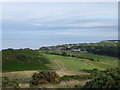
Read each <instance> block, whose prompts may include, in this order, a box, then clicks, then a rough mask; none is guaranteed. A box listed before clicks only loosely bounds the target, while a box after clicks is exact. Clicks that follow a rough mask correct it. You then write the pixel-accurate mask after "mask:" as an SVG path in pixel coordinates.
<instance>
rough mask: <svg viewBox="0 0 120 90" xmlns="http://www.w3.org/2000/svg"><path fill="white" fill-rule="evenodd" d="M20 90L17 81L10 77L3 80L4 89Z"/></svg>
mask: <svg viewBox="0 0 120 90" xmlns="http://www.w3.org/2000/svg"><path fill="white" fill-rule="evenodd" d="M8 87H12V88H18V83H17V82H16V81H13V80H10V79H9V78H8V77H3V78H2V88H8Z"/></svg>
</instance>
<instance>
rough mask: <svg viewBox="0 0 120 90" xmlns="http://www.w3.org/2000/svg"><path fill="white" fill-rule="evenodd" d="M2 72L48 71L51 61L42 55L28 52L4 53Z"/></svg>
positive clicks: (6, 51) (11, 51)
mask: <svg viewBox="0 0 120 90" xmlns="http://www.w3.org/2000/svg"><path fill="white" fill-rule="evenodd" d="M2 61H3V62H2V71H3V72H11V71H24V70H48V69H50V68H49V67H48V66H47V65H46V64H50V62H49V60H48V59H47V58H45V57H44V56H43V55H42V54H39V53H38V52H35V51H27V50H5V51H2Z"/></svg>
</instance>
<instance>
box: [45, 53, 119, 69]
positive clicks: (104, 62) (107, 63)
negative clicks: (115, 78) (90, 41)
mask: <svg viewBox="0 0 120 90" xmlns="http://www.w3.org/2000/svg"><path fill="white" fill-rule="evenodd" d="M82 55H83V56H85V55H87V57H92V58H94V59H98V60H100V62H95V61H90V60H87V59H80V58H75V57H65V56H60V55H50V54H46V56H47V57H48V58H49V59H50V60H56V61H59V62H63V63H64V66H65V67H66V68H67V69H68V70H81V69H94V68H97V69H99V70H104V69H107V68H115V67H118V65H117V64H118V59H117V58H113V57H109V56H102V55H93V54H89V53H82ZM62 67H63V66H62Z"/></svg>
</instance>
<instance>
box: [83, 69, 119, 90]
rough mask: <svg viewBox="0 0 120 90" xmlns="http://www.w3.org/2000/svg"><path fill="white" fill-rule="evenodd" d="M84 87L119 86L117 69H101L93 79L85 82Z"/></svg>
mask: <svg viewBox="0 0 120 90" xmlns="http://www.w3.org/2000/svg"><path fill="white" fill-rule="evenodd" d="M84 88H101V89H102V88H120V71H119V69H109V70H106V71H101V72H99V74H97V75H96V76H95V77H94V78H93V80H91V81H89V82H87V83H86V85H85V86H84Z"/></svg>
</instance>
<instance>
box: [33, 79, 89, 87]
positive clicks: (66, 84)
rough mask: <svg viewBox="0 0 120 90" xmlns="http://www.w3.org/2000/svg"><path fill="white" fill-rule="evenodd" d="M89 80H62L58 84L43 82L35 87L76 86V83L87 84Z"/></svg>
mask: <svg viewBox="0 0 120 90" xmlns="http://www.w3.org/2000/svg"><path fill="white" fill-rule="evenodd" d="M86 82H87V80H82V81H78V80H69V81H62V82H60V83H58V84H43V85H38V86H35V87H33V88H74V86H75V85H77V84H80V85H81V86H83V85H85V83H86Z"/></svg>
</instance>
